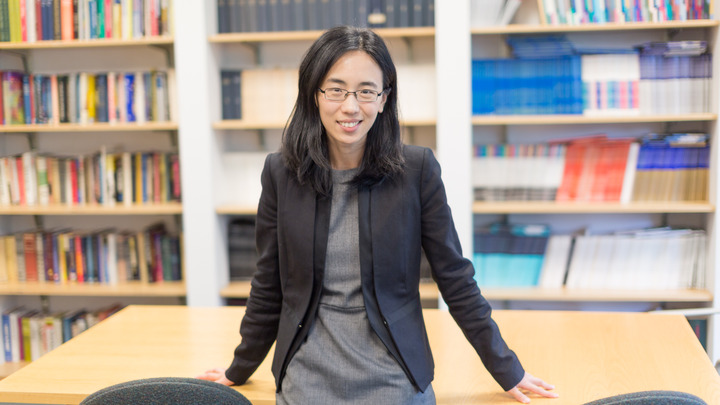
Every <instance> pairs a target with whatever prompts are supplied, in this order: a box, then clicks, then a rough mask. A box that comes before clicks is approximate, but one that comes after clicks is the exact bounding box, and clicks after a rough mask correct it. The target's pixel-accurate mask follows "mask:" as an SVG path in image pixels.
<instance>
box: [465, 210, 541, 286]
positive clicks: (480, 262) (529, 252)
mask: <svg viewBox="0 0 720 405" xmlns="http://www.w3.org/2000/svg"><path fill="white" fill-rule="evenodd" d="M549 234H550V229H549V227H548V226H546V225H501V224H494V225H492V226H490V227H489V228H487V229H483V230H480V231H478V232H476V233H475V242H474V246H475V251H474V254H473V265H474V266H475V281H477V283H478V285H480V286H481V287H530V286H535V285H537V282H538V278H539V277H540V270H541V268H542V263H543V256H544V254H545V247H546V245H547V241H548V236H549Z"/></svg>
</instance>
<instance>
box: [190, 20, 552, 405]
mask: <svg viewBox="0 0 720 405" xmlns="http://www.w3.org/2000/svg"><path fill="white" fill-rule="evenodd" d="M299 73H300V76H299V91H298V98H297V101H296V104H295V110H294V113H293V116H292V118H291V120H290V123H289V124H288V126H287V128H286V131H285V133H284V135H283V142H282V148H281V149H282V150H281V152H280V153H275V154H270V155H269V156H268V158H267V160H266V161H265V167H264V170H263V173H262V177H261V182H262V188H263V191H262V195H261V197H260V203H259V206H258V214H257V230H256V241H257V249H258V252H259V259H258V270H257V272H256V273H255V276H254V278H253V281H252V291H251V293H250V297H249V299H248V302H247V310H246V313H245V317H244V318H243V321H242V324H241V327H240V334H241V336H242V341H241V343H240V345H239V346H238V347H237V348H236V349H235V357H234V360H233V362H232V364H231V365H230V367H229V368H228V369H227V370H224V369H214V370H209V371H207V372H206V373H205V374H203V375H201V376H199V378H202V379H206V380H213V381H217V382H219V383H222V384H226V385H232V384H242V383H244V382H245V381H246V380H247V379H248V378H249V377H250V375H251V374H252V373H253V372H254V371H255V369H256V368H257V367H258V366H259V365H260V363H261V362H262V360H263V359H264V358H265V356H266V355H267V352H268V351H269V350H270V347H271V345H272V344H273V342H275V341H276V342H277V343H276V349H275V356H274V359H273V364H272V370H273V374H274V375H275V379H276V384H277V403H278V404H286V403H287V404H323V403H328V404H339V403H376V404H434V403H435V396H434V393H433V390H432V385H431V384H430V383H431V381H432V379H433V367H434V365H433V359H432V354H431V353H430V347H429V344H428V338H427V334H426V332H425V326H424V322H423V317H422V308H421V304H420V297H419V293H418V283H419V278H420V257H421V248H424V250H425V253H426V255H427V258H428V260H429V262H430V264H431V268H432V275H433V278H434V279H435V281H436V282H437V285H438V287H439V289H440V292H441V293H442V296H443V298H444V299H445V301H446V303H447V304H448V307H449V309H450V313H451V314H452V316H453V317H454V319H455V320H456V321H457V323H458V325H459V326H460V327H461V328H462V330H463V332H464V333H465V335H466V336H467V338H468V340H469V341H470V343H471V344H472V345H473V347H474V348H475V349H476V351H477V352H478V354H479V355H480V357H481V359H482V361H483V364H484V365H485V367H486V368H487V369H488V370H489V371H490V373H491V374H492V375H493V377H494V378H495V380H496V381H497V382H498V383H499V384H500V385H501V386H502V388H503V389H505V390H507V391H508V392H509V393H510V394H511V395H512V396H513V397H515V398H516V399H517V400H518V401H521V402H529V399H528V397H527V396H526V395H525V394H524V393H523V392H522V391H521V390H527V391H531V392H534V393H537V394H539V395H542V396H546V397H556V396H557V395H556V394H554V393H550V392H548V391H546V390H548V389H552V388H553V387H552V386H551V385H549V384H547V383H545V382H543V381H542V380H540V379H538V378H535V377H533V376H532V375H530V374H528V373H526V372H525V370H524V369H523V367H522V366H521V365H520V362H519V361H518V359H517V357H516V356H515V354H514V353H513V352H512V351H511V350H510V349H509V348H508V347H507V345H506V344H505V342H504V341H503V339H502V337H501V336H500V332H499V330H498V328H497V325H496V324H495V322H494V321H493V320H492V319H491V317H490V312H491V308H490V305H489V304H488V302H487V301H486V300H485V299H484V298H483V297H482V295H481V294H480V290H479V288H478V287H477V284H476V283H475V281H474V279H473V274H474V269H473V267H472V264H471V262H470V261H468V260H467V259H465V258H463V256H462V254H461V250H460V243H459V240H458V237H457V234H456V231H455V227H454V224H453V220H452V216H451V214H450V209H449V207H448V205H447V201H446V196H445V190H444V186H443V183H442V180H441V178H440V166H439V164H438V162H437V160H435V158H434V156H433V154H432V152H431V151H430V150H429V149H426V148H420V147H414V146H404V145H402V142H401V138H400V126H399V122H398V112H397V85H396V80H397V77H396V76H397V75H396V71H395V66H394V65H393V62H392V59H391V57H390V54H389V52H388V50H387V48H386V46H385V44H384V42H383V41H382V39H381V38H380V37H379V36H377V35H376V34H375V33H373V32H372V31H370V30H366V29H359V28H352V27H337V28H333V29H331V30H329V31H327V32H325V33H324V34H323V35H322V36H321V37H320V38H319V39H318V40H317V41H316V42H315V43H314V44H313V45H312V46H311V47H310V49H309V50H308V51H307V53H306V55H305V57H304V59H303V61H302V63H301V65H300V72H299Z"/></svg>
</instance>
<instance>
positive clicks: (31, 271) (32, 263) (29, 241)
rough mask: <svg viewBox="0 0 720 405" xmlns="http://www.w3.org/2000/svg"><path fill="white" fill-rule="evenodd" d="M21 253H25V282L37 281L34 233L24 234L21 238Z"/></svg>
mask: <svg viewBox="0 0 720 405" xmlns="http://www.w3.org/2000/svg"><path fill="white" fill-rule="evenodd" d="M22 240H23V251H24V252H25V280H26V281H38V268H37V248H36V243H37V242H36V239H35V234H34V233H24V234H23V236H22Z"/></svg>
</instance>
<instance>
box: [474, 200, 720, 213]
mask: <svg viewBox="0 0 720 405" xmlns="http://www.w3.org/2000/svg"><path fill="white" fill-rule="evenodd" d="M472 211H473V213H474V214H601V213H603V214H604V213H611V214H636V213H712V212H715V206H714V205H712V204H710V203H707V202H697V203H695V202H673V201H661V202H637V203H630V204H621V203H601V202H598V203H590V202H554V201H547V202H546V201H495V202H483V201H475V202H474V203H473V210H472Z"/></svg>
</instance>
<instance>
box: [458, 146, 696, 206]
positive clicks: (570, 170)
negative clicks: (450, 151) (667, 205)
mask: <svg viewBox="0 0 720 405" xmlns="http://www.w3.org/2000/svg"><path fill="white" fill-rule="evenodd" d="M707 139H708V137H707V134H694V133H685V134H648V135H647V136H645V137H643V138H642V139H639V140H636V139H633V138H608V137H607V136H605V135H597V136H590V137H585V138H578V139H573V140H570V141H564V143H547V144H535V145H476V146H475V147H474V149H475V150H474V158H473V163H472V165H473V188H474V193H475V199H476V200H478V201H586V202H589V201H595V202H621V203H629V202H633V201H635V202H639V201H707V200H708V176H709V156H710V155H709V153H710V149H709V146H708V144H707Z"/></svg>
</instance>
